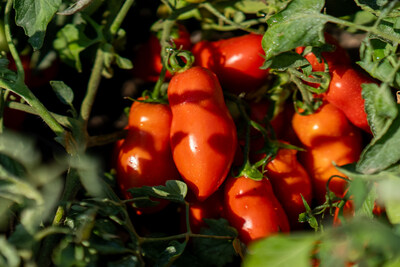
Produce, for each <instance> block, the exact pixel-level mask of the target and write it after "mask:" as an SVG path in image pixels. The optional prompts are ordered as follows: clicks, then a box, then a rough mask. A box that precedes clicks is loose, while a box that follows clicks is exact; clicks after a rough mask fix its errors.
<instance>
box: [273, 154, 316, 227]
mask: <svg viewBox="0 0 400 267" xmlns="http://www.w3.org/2000/svg"><path fill="white" fill-rule="evenodd" d="M296 154H297V150H294V149H287V148H281V149H279V151H278V154H277V155H276V157H275V158H274V159H273V160H272V161H271V162H269V163H268V164H267V166H266V169H267V173H266V176H267V177H268V178H269V179H270V181H271V184H272V187H273V189H274V193H275V195H276V197H277V198H278V200H279V202H280V203H281V204H282V207H283V208H284V210H285V212H286V214H287V216H288V218H289V222H290V227H291V229H301V228H302V227H301V226H302V225H301V224H300V223H299V215H300V213H302V212H304V211H305V210H306V209H305V207H304V203H303V199H302V197H303V198H304V200H305V201H306V202H307V203H308V205H310V206H311V204H312V203H311V201H312V197H313V192H312V183H311V179H310V177H309V175H308V173H307V171H306V169H305V168H304V167H303V166H302V165H301V164H300V163H299V161H298V160H297V157H296Z"/></svg>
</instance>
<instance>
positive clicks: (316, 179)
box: [292, 103, 362, 204]
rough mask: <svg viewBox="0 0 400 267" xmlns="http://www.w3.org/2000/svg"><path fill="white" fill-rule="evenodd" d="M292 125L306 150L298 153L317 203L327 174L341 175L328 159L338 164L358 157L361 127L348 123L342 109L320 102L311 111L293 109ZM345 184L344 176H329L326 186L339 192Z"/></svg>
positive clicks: (322, 199) (340, 192)
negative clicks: (310, 112)
mask: <svg viewBox="0 0 400 267" xmlns="http://www.w3.org/2000/svg"><path fill="white" fill-rule="evenodd" d="M292 127H293V130H294V131H295V133H296V135H297V137H298V138H299V140H300V142H302V144H303V145H304V146H305V147H306V150H307V151H306V152H305V153H301V155H300V156H301V157H300V159H301V162H302V163H303V164H304V166H305V168H306V169H307V171H308V173H309V175H310V178H311V181H312V184H313V191H314V197H315V199H316V201H317V202H318V204H322V203H323V202H324V201H325V194H326V184H327V182H328V181H329V179H330V177H331V176H333V175H338V176H342V177H344V175H343V174H342V173H340V172H339V171H338V170H337V169H336V168H335V166H334V165H333V164H332V162H335V163H336V164H337V165H338V166H342V165H345V164H348V163H353V162H356V161H357V160H358V159H359V156H360V154H361V150H362V138H361V133H360V131H361V130H360V129H358V128H356V127H355V126H353V125H352V124H351V123H349V122H348V120H347V118H346V116H344V114H343V112H342V111H341V110H339V109H337V108H336V107H335V106H333V105H332V104H330V103H324V104H323V105H322V106H321V107H320V108H319V109H318V110H317V111H316V112H315V113H314V114H311V115H300V114H298V113H295V114H294V115H293V118H292ZM346 185H347V182H346V181H345V180H343V179H340V178H333V179H332V180H331V181H330V183H329V189H330V190H331V191H333V192H334V193H335V194H337V195H339V196H340V195H342V194H343V192H344V190H345V187H346Z"/></svg>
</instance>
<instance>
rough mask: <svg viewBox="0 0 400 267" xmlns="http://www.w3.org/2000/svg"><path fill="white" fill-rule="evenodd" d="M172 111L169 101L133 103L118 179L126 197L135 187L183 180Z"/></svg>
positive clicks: (117, 169) (120, 149)
mask: <svg viewBox="0 0 400 267" xmlns="http://www.w3.org/2000/svg"><path fill="white" fill-rule="evenodd" d="M171 120H172V115H171V110H170V108H169V106H168V105H165V104H153V103H140V102H134V103H133V104H132V107H131V110H130V114H129V125H128V135H127V136H126V138H125V140H124V141H123V142H119V143H118V145H119V151H118V158H117V166H116V171H117V181H118V185H119V187H120V189H121V192H122V195H123V196H124V197H125V198H131V195H130V193H129V192H128V191H127V190H128V189H130V188H132V187H141V186H145V185H146V186H156V185H165V182H166V181H167V180H177V179H180V175H179V173H178V171H177V169H176V167H175V164H174V161H173V159H172V153H171V147H170V143H169V133H170V127H171Z"/></svg>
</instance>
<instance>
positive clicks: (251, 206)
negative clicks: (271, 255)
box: [224, 176, 290, 244]
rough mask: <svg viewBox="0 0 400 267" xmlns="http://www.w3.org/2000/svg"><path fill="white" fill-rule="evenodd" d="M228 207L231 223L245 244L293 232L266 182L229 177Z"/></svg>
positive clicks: (226, 201) (266, 180)
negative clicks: (280, 233)
mask: <svg viewBox="0 0 400 267" xmlns="http://www.w3.org/2000/svg"><path fill="white" fill-rule="evenodd" d="M224 207H225V208H224V210H225V216H226V218H227V220H228V221H229V223H230V224H231V225H232V226H233V227H235V228H236V229H237V230H238V232H239V238H240V240H241V241H242V242H243V243H245V244H249V243H251V242H253V241H255V240H257V239H260V238H263V237H267V236H270V235H273V234H276V233H278V232H289V231H290V226H289V221H288V218H287V216H286V214H285V211H284V210H283V208H282V206H281V204H280V203H279V201H278V199H277V198H276V197H275V194H274V192H273V190H272V186H271V183H270V181H269V180H268V179H266V178H264V179H262V180H261V181H255V180H252V179H250V178H247V177H245V176H241V177H239V178H233V177H229V178H228V179H227V181H226V184H225V187H224Z"/></svg>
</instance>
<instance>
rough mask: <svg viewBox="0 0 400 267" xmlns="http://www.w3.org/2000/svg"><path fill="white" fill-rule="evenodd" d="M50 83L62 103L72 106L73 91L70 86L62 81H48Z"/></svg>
mask: <svg viewBox="0 0 400 267" xmlns="http://www.w3.org/2000/svg"><path fill="white" fill-rule="evenodd" d="M50 85H51V87H53V90H54V92H55V93H56V95H57V97H58V99H60V100H61V102H62V103H63V104H65V105H69V106H72V102H73V101H74V91H73V90H72V89H71V87H69V86H68V85H66V84H65V83H64V82H63V81H50Z"/></svg>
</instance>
